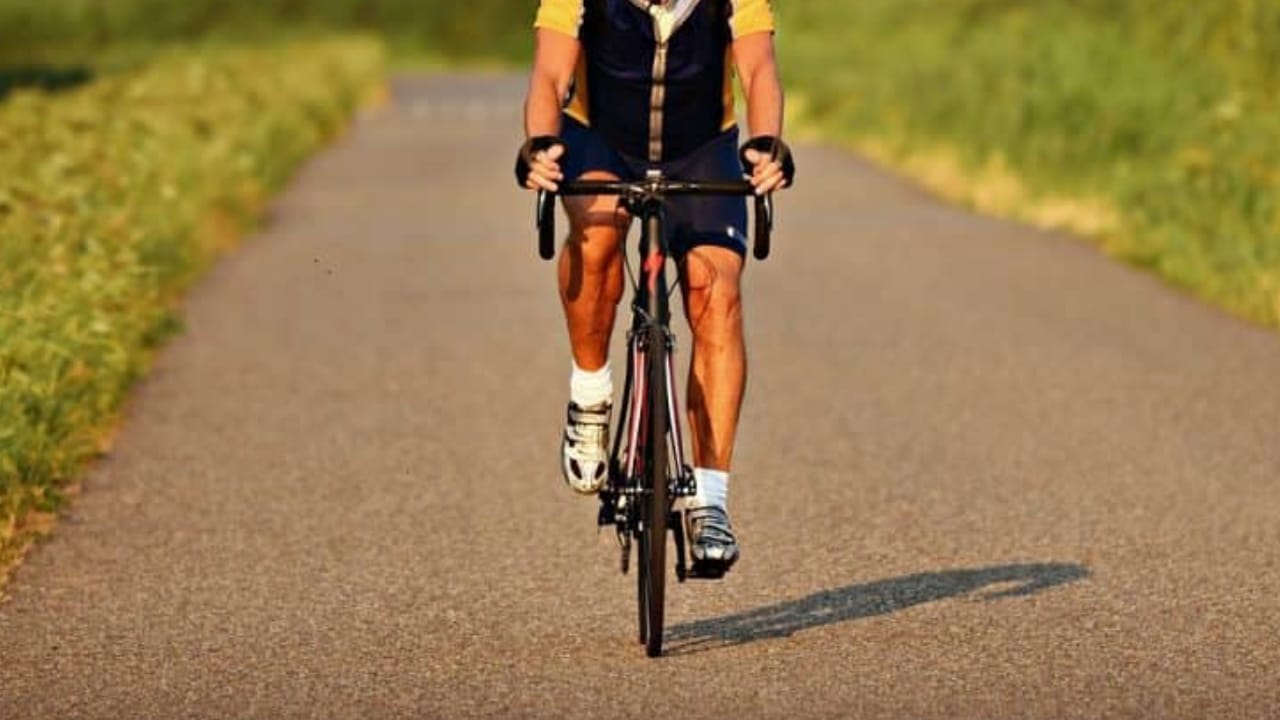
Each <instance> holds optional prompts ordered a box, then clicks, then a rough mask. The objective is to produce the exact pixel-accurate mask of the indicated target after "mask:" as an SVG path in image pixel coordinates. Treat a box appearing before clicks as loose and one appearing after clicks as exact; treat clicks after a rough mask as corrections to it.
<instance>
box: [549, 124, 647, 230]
mask: <svg viewBox="0 0 1280 720" xmlns="http://www.w3.org/2000/svg"><path fill="white" fill-rule="evenodd" d="M561 136H562V137H563V139H564V141H565V145H566V152H565V156H564V160H563V161H562V162H561V167H562V168H563V170H564V177H565V180H566V181H574V180H624V179H631V175H632V174H633V173H632V172H631V168H630V167H629V166H628V165H627V163H626V161H625V160H624V159H623V158H622V156H621V155H619V154H618V153H617V152H616V151H614V150H613V149H612V148H610V147H609V145H608V143H606V142H605V140H604V138H603V137H601V136H600V134H599V133H597V132H595V131H594V130H592V129H591V128H589V127H587V126H585V125H583V124H582V123H580V122H578V121H577V120H574V119H573V118H571V117H568V116H566V117H565V118H564V127H563V129H562V130H561ZM563 201H564V209H565V213H566V214H568V216H569V226H570V228H571V229H572V230H573V231H574V233H573V234H574V236H576V237H578V238H579V239H580V240H581V239H582V235H583V234H584V233H589V234H592V235H595V234H599V233H602V232H616V231H619V230H621V231H622V232H625V231H626V228H627V227H629V226H630V223H631V218H630V216H629V215H628V214H627V213H626V212H625V211H624V210H623V209H622V208H621V207H620V205H619V201H618V198H617V197H610V196H575V197H566V198H564V199H563Z"/></svg>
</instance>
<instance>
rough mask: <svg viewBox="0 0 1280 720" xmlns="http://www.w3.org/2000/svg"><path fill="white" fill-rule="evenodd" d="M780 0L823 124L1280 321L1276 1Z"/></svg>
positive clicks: (789, 67)
mask: <svg viewBox="0 0 1280 720" xmlns="http://www.w3.org/2000/svg"><path fill="white" fill-rule="evenodd" d="M779 10H780V16H781V22H782V30H783V34H782V35H781V38H782V42H781V48H782V60H783V64H784V70H785V72H786V74H787V76H788V80H789V86H790V88H792V89H794V90H798V91H800V93H801V94H802V95H803V100H804V102H803V105H804V114H805V116H806V119H807V120H809V121H811V122H814V123H816V124H817V125H818V126H819V127H820V128H822V129H823V131H825V132H826V133H829V134H832V135H835V136H837V137H841V138H844V139H847V140H849V141H851V142H852V143H853V144H855V145H856V146H859V147H862V148H864V149H868V150H870V151H872V152H873V153H875V154H876V155H877V156H878V157H880V158H881V159H884V160H886V161H887V162H889V163H890V164H892V165H895V166H898V167H901V168H904V169H906V170H907V171H908V172H914V173H917V174H919V175H920V176H922V177H924V178H925V179H926V180H935V181H937V182H936V183H935V185H938V186H939V188H938V189H940V190H942V191H943V192H946V193H947V194H949V195H951V196H953V197H958V198H961V199H966V200H970V201H973V202H975V203H976V204H978V205H979V206H981V207H982V208H983V209H992V210H996V211H1000V212H1004V213H1007V214H1010V215H1013V216H1015V217H1022V218H1027V219H1033V220H1035V219H1048V221H1049V222H1050V223H1051V224H1056V225H1062V226H1066V227H1069V228H1074V229H1083V230H1084V231H1086V232H1090V233H1092V234H1095V235H1097V236H1098V239H1099V240H1100V241H1101V242H1102V244H1103V247H1104V248H1105V249H1106V250H1107V251H1108V252H1110V253H1112V254H1114V255H1116V256H1118V257H1120V258H1123V259H1124V260H1126V261H1129V262H1132V263H1135V264H1138V265H1141V266H1145V267H1149V268H1151V269H1153V270H1154V271H1156V272H1158V273H1159V274H1161V275H1162V276H1164V277H1166V278H1167V279H1169V280H1170V281H1172V282H1174V283H1176V284H1177V285H1179V286H1182V287H1185V288H1187V289H1189V290H1191V291H1192V292H1195V293H1196V294H1198V295H1200V296H1202V297H1204V298H1206V299H1208V300H1210V301H1212V302H1215V303H1218V304H1220V305H1222V306H1224V307H1226V308H1228V309H1230V310H1231V311H1233V312H1236V313H1239V314H1241V315H1243V316H1245V317H1248V318H1251V319H1253V320H1255V321H1258V322H1261V323H1265V324H1269V325H1280V107H1278V106H1277V100H1276V97H1277V91H1280V3H1277V2H1275V1H1274V0H1223V2H1217V3H1201V2H1192V1H1191V0H1166V1H1164V2H1158V1H1157V0H1040V1H1038V2H1031V1H1029V0H1022V1H1019V0H947V1H944V0H859V1H858V2H845V1H844V0H804V2H798V1H797V2H786V3H779ZM939 164H941V165H943V166H951V167H943V168H941V169H940V168H939V167H938V166H939ZM957 169H958V172H957ZM993 183H994V184H996V185H999V186H1000V187H996V188H992V187H990V185H992V184H993ZM984 198H987V199H990V202H984ZM1073 209H1074V210H1073ZM1073 215H1076V216H1078V217H1073ZM1099 215H1102V216H1105V217H1104V219H1103V221H1099V218H1098V216H1099Z"/></svg>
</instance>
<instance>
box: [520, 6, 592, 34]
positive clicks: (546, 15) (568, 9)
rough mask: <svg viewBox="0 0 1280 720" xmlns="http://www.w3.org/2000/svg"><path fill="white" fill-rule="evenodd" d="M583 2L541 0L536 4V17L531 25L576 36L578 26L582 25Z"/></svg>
mask: <svg viewBox="0 0 1280 720" xmlns="http://www.w3.org/2000/svg"><path fill="white" fill-rule="evenodd" d="M585 2H586V0H542V1H541V2H540V3H539V4H538V17H537V19H536V20H534V21H533V26H534V27H536V28H546V29H547V30H555V31H556V32H559V33H564V34H565V35H568V36H569V37H575V38H576V37H578V28H579V27H581V26H582V13H583V8H584V5H585Z"/></svg>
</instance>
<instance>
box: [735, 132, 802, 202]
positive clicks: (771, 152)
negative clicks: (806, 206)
mask: <svg viewBox="0 0 1280 720" xmlns="http://www.w3.org/2000/svg"><path fill="white" fill-rule="evenodd" d="M741 157H742V166H743V170H745V171H747V173H748V175H749V176H750V180H751V184H752V185H754V186H755V188H756V194H757V195H767V194H768V193H771V192H773V191H775V190H781V189H782V188H785V187H790V186H791V183H792V182H793V181H794V180H795V174H796V166H795V161H794V160H793V159H792V157H791V148H788V147H787V144H786V143H784V142H782V140H781V139H779V138H776V137H771V136H768V135H762V136H760V137H756V138H752V139H751V140H749V141H747V143H746V144H745V145H743V146H742V153H741Z"/></svg>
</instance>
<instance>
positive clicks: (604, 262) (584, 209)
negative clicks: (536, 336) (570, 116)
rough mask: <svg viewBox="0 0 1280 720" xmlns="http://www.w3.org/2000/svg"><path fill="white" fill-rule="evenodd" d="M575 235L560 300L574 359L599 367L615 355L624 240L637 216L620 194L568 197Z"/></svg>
mask: <svg viewBox="0 0 1280 720" xmlns="http://www.w3.org/2000/svg"><path fill="white" fill-rule="evenodd" d="M582 179H583V180H616V179H617V178H616V177H614V176H613V175H610V174H608V173H586V174H584V175H583V176H582ZM564 205H565V210H566V212H567V213H568V214H569V238H568V240H567V241H566V242H565V246H564V251H563V252H561V253H560V267H559V273H560V301H561V303H562V304H563V305H564V316H565V320H566V322H567V323H568V326H569V343H570V345H571V346H572V348H573V360H574V362H576V363H577V364H578V367H580V368H582V369H584V370H597V369H599V368H601V367H603V366H604V364H605V362H606V361H607V360H608V358H609V338H610V337H611V336H612V335H613V323H614V318H615V317H616V315H617V309H618V301H619V300H621V299H622V289H623V277H622V253H621V246H620V241H621V239H622V237H623V236H625V235H626V232H627V228H628V227H629V225H630V223H631V218H630V217H629V216H628V215H627V214H626V213H625V212H623V211H622V210H620V209H619V208H618V200H617V198H610V197H571V198H565V203H564Z"/></svg>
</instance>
